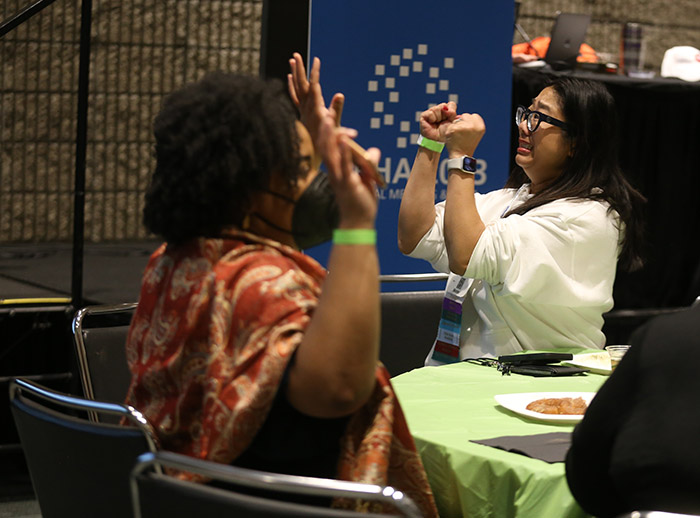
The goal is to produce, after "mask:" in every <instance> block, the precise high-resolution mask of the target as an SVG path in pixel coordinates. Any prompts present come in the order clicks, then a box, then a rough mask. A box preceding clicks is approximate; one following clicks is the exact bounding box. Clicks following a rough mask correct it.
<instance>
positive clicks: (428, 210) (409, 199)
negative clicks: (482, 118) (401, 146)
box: [398, 102, 457, 254]
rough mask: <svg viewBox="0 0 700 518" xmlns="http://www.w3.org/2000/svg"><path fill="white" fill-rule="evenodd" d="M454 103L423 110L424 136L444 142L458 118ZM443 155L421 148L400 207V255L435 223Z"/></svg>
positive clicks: (411, 246)
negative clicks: (437, 183)
mask: <svg viewBox="0 0 700 518" xmlns="http://www.w3.org/2000/svg"><path fill="white" fill-rule="evenodd" d="M456 108H457V106H456V105H455V103H453V102H450V103H442V104H438V105H437V106H433V107H432V108H429V109H428V110H426V111H424V112H423V113H422V114H421V117H420V132H421V136H423V137H425V138H428V139H430V140H433V141H436V142H444V141H445V132H446V129H447V127H448V126H449V125H450V124H451V121H452V120H453V119H454V118H455V117H456V116H457V113H456ZM439 164H440V152H437V151H431V150H430V149H428V148H425V147H422V146H419V147H418V151H417V153H416V158H415V160H414V161H413V168H412V169H411V176H410V177H409V178H408V182H406V188H405V189H404V192H403V197H402V198H401V207H400V208H399V225H398V243H399V250H400V251H401V253H404V254H409V253H411V252H412V251H413V249H414V248H416V245H417V244H418V242H419V241H420V240H421V238H422V237H423V236H424V235H425V233H426V232H427V231H428V230H429V229H430V227H431V226H432V224H433V221H434V220H435V182H436V177H437V170H438V165H439Z"/></svg>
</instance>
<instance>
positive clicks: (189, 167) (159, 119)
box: [143, 72, 301, 244]
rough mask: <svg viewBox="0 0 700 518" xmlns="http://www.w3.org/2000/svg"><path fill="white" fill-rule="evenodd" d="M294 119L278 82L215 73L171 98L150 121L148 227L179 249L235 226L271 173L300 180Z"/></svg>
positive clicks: (294, 114) (297, 140) (146, 215)
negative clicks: (152, 138) (153, 157)
mask: <svg viewBox="0 0 700 518" xmlns="http://www.w3.org/2000/svg"><path fill="white" fill-rule="evenodd" d="M296 118H297V117H296V111H295V109H294V107H293V106H292V104H291V102H290V100H289V98H288V97H287V96H286V93H285V90H284V87H283V85H282V82H281V81H277V80H272V81H264V80H262V79H259V78H255V77H251V76H244V75H239V74H231V73H223V72H215V73H210V74H208V75H206V76H205V77H204V78H202V79H201V80H200V81H198V82H196V83H192V84H189V85H187V86H185V87H183V88H181V89H180V90H177V91H175V92H173V93H172V94H170V95H169V96H168V97H167V98H166V100H165V102H164V104H163V107H162V109H161V111H160V113H159V114H158V115H157V116H156V118H155V122H154V135H155V140H156V145H155V154H156V167H155V170H154V172H153V176H152V179H151V184H150V186H149V189H148V191H147V192H146V204H145V208H144V211H143V222H144V224H145V226H146V228H147V229H148V230H149V231H150V232H152V233H153V234H156V235H159V236H161V237H163V238H164V239H165V240H166V241H167V242H168V243H173V244H177V243H182V242H185V241H187V240H189V239H192V238H194V237H199V236H213V235H217V234H220V233H221V230H222V229H223V228H224V227H225V226H228V225H240V224H241V222H242V220H243V217H244V216H245V214H246V209H247V207H248V204H249V200H250V196H251V194H252V193H253V192H254V191H256V190H260V189H265V188H266V187H267V186H268V185H269V182H270V177H271V174H281V175H284V177H286V179H287V180H288V181H289V182H290V185H293V184H294V183H295V182H296V179H297V178H298V177H299V175H300V173H301V163H300V158H299V137H298V134H297V131H296V127H295V120H296Z"/></svg>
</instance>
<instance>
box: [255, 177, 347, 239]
mask: <svg viewBox="0 0 700 518" xmlns="http://www.w3.org/2000/svg"><path fill="white" fill-rule="evenodd" d="M268 192H269V193H270V194H273V195H275V196H277V197H278V198H282V199H283V200H286V201H288V202H289V203H294V212H293V214H292V230H291V231H290V230H287V229H284V228H282V227H280V226H278V225H275V224H274V223H272V222H271V221H268V220H267V219H266V218H263V217H262V216H260V215H259V214H253V216H255V217H257V218H258V219H260V220H262V221H264V222H265V223H266V224H267V225H270V226H271V227H273V228H275V229H277V230H279V231H281V232H286V233H288V234H291V235H292V237H293V238H294V242H295V243H296V244H297V246H298V247H299V248H300V249H301V250H305V249H307V248H311V247H314V246H316V245H320V244H321V243H325V242H326V241H330V240H331V238H332V237H333V229H335V228H336V227H337V226H338V221H339V220H340V213H339V212H338V204H337V203H336V201H335V193H334V192H333V189H332V188H331V184H330V182H329V181H328V176H327V175H326V174H323V173H318V174H317V175H316V176H315V177H314V179H313V180H312V181H311V183H310V184H309V185H308V186H307V187H306V189H304V192H303V193H301V196H300V197H299V199H298V200H296V201H294V200H293V199H291V198H288V197H287V196H283V195H281V194H279V193H276V192H272V191H268Z"/></svg>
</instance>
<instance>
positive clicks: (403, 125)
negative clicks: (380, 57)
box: [367, 43, 486, 199]
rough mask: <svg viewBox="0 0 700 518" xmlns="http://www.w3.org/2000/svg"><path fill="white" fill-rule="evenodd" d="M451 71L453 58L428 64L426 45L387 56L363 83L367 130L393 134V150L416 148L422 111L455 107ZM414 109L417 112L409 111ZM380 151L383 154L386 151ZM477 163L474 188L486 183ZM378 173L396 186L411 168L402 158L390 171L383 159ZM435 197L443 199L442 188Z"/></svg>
mask: <svg viewBox="0 0 700 518" xmlns="http://www.w3.org/2000/svg"><path fill="white" fill-rule="evenodd" d="M454 71H455V60H454V58H453V57H448V56H446V57H442V58H437V59H435V58H433V59H432V60H431V58H430V57H429V55H428V45H427V44H423V43H421V44H418V45H417V46H416V48H415V50H414V49H413V48H404V49H402V50H401V53H400V54H392V55H390V56H389V59H388V62H387V63H377V64H375V65H374V74H373V76H372V77H371V79H369V81H368V82H367V91H368V92H369V96H368V99H369V102H371V103H372V110H371V112H372V116H371V118H370V121H369V127H370V129H372V130H377V131H382V132H387V131H391V132H394V134H395V135H396V137H395V138H396V140H395V144H396V149H397V150H403V149H405V148H407V147H408V145H409V144H416V141H417V139H418V135H419V131H420V129H419V121H420V115H421V113H422V112H423V110H426V109H427V108H429V107H432V106H435V105H437V104H439V103H441V102H447V101H454V102H455V103H457V104H458V105H459V95H458V94H457V93H455V91H454V90H451V84H452V83H454V81H453V78H454ZM416 82H421V83H423V84H424V86H422V85H421V87H420V88H419V89H418V90H419V92H420V97H419V98H418V97H417V95H418V94H417V93H416ZM409 85H410V88H411V89H412V90H413V92H412V93H413V94H414V95H413V96H412V97H411V98H410V99H408V98H406V99H403V101H406V102H410V103H411V106H410V107H406V104H404V105H403V106H402V90H401V87H402V86H403V87H404V88H406V87H407V86H409ZM405 97H408V96H405ZM416 108H419V109H418V111H413V110H415V109H416ZM458 109H459V108H458ZM397 114H400V115H397ZM406 114H412V115H406ZM383 151H384V153H387V152H388V151H389V150H387V149H384V150H383ZM446 163H447V159H446V158H445V159H443V160H442V161H441V163H440V168H439V171H438V181H439V182H440V183H442V184H443V186H444V185H447V166H446ZM477 163H478V169H477V173H476V178H475V181H476V184H477V185H482V184H483V183H485V182H486V161H484V160H478V161H477ZM380 171H381V173H382V174H383V175H384V177H385V178H386V180H387V183H389V184H396V183H397V182H398V181H399V180H402V179H408V176H409V174H410V171H411V164H410V163H409V161H408V158H406V157H402V158H400V159H399V160H398V163H396V164H394V166H393V167H392V163H391V157H386V156H385V157H383V158H382V162H381V163H380ZM401 191H403V189H401ZM401 194H402V193H399V192H395V193H390V197H391V198H400V197H401ZM437 196H438V198H440V199H444V197H445V192H444V188H443V189H442V191H441V192H439V193H438V194H437Z"/></svg>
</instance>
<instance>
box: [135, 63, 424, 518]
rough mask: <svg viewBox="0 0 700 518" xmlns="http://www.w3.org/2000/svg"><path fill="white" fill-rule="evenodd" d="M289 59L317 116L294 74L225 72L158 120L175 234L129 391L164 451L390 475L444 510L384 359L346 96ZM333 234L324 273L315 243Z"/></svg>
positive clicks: (157, 226)
mask: <svg viewBox="0 0 700 518" xmlns="http://www.w3.org/2000/svg"><path fill="white" fill-rule="evenodd" d="M292 70H293V74H292V76H291V79H290V86H291V88H292V97H293V99H294V100H295V101H296V103H297V104H298V106H299V107H300V109H301V112H302V120H303V122H304V124H302V123H301V122H300V121H298V120H297V115H296V110H295V108H294V105H293V103H292V102H290V101H289V98H288V97H287V96H286V95H285V93H284V91H283V87H282V85H281V83H279V82H266V81H263V80H261V79H257V78H253V77H246V76H242V75H236V74H224V73H215V74H210V75H207V76H206V77H205V78H203V79H202V80H200V81H198V82H196V83H194V84H190V85H187V86H185V87H184V88H182V89H180V90H178V91H176V92H174V93H173V94H171V95H170V96H169V97H168V98H167V99H166V101H165V103H164V106H163V108H162V110H161V112H160V113H159V115H158V116H157V117H156V120H155V137H156V162H157V163H156V168H155V172H154V174H153V178H152V182H151V185H150V188H149V190H148V193H147V195H146V206H145V209H144V222H145V225H146V227H147V228H148V229H149V230H150V231H151V232H153V233H155V234H157V235H159V236H162V237H163V238H164V240H165V243H164V244H163V245H162V246H161V247H160V248H159V249H158V250H157V251H156V252H155V253H154V254H153V256H152V257H151V259H150V262H149V264H148V266H147V268H146V271H145V273H144V277H143V284H142V288H141V295H140V298H139V304H138V308H137V311H136V313H135V315H134V318H133V320H132V323H131V328H130V331H129V337H128V342H127V355H128V363H129V367H130V369H131V372H132V382H131V386H130V389H129V393H128V396H127V399H126V402H127V403H128V404H130V405H133V406H134V407H136V408H138V409H139V410H140V411H142V412H143V413H144V415H145V416H146V417H147V418H148V419H149V420H150V422H151V423H152V424H153V425H154V427H155V428H156V430H157V435H158V438H159V439H160V442H161V445H162V447H163V448H164V449H167V450H172V451H177V452H181V453H185V454H188V455H191V456H194V457H198V458H204V459H209V460H212V461H216V462H221V463H227V464H228V463H230V464H234V465H237V466H243V467H248V468H255V469H261V470H266V471H272V472H278V473H288V474H296V475H308V476H318V477H328V478H340V479H345V480H353V481H361V482H366V483H375V484H384V485H385V484H390V485H392V486H394V487H396V488H398V489H400V490H402V491H404V492H406V493H407V494H408V495H410V496H411V497H412V498H413V499H414V500H415V501H416V503H417V504H418V505H419V506H420V507H421V508H422V510H423V512H424V513H425V514H426V516H434V515H436V511H435V507H434V503H433V498H432V493H431V492H430V489H429V487H428V483H427V479H426V476H425V472H424V470H423V466H422V464H421V461H420V457H419V455H418V453H417V452H416V449H415V445H414V443H413V440H412V438H411V435H410V433H409V432H408V428H407V425H406V421H405V419H404V417H403V414H402V412H401V408H400V406H399V403H398V401H397V399H396V396H395V394H394V392H393V390H392V388H391V384H390V382H389V375H388V373H387V371H386V369H384V367H383V366H382V365H381V364H380V363H379V362H378V349H379V325H380V323H379V293H378V292H379V289H378V273H379V271H378V259H377V251H376V247H375V240H376V233H375V230H374V223H375V217H376V212H377V197H376V190H375V185H374V182H373V180H372V179H371V178H370V176H369V175H368V174H367V173H366V172H360V174H357V173H356V172H355V171H354V169H353V165H352V159H351V155H350V150H349V147H348V140H349V139H350V138H351V137H352V136H353V134H352V132H351V131H349V130H341V129H339V128H337V127H336V124H335V120H336V118H337V116H338V115H339V112H340V109H341V107H342V97H341V96H340V95H336V97H334V99H333V102H332V103H331V108H330V109H327V108H326V107H325V104H324V102H323V97H322V94H321V88H320V85H319V71H320V63H319V62H318V61H316V62H315V63H314V66H313V68H312V72H311V78H310V81H307V79H306V75H305V72H304V66H303V62H302V61H301V58H300V57H299V56H298V55H296V56H295V59H294V60H292ZM307 127H308V128H309V130H311V133H312V134H313V135H314V141H313V142H312V139H311V136H310V133H309V130H307ZM318 153H320V155H321V156H322V158H323V161H324V163H325V165H326V168H327V170H328V174H327V175H326V174H324V173H321V172H319V170H318V165H319V157H317V154H318ZM370 157H371V159H372V160H373V161H374V162H375V163H376V162H377V161H378V159H379V152H378V150H376V149H373V150H370ZM334 227H335V228H336V229H335V230H334ZM331 235H333V241H334V246H333V249H332V252H331V255H330V258H329V265H328V266H329V270H330V272H331V273H330V274H329V275H326V271H325V270H324V269H323V268H322V267H321V266H320V265H319V264H318V263H317V262H316V261H314V260H313V259H312V258H311V257H308V256H306V255H304V254H303V253H302V252H301V250H302V249H304V248H307V247H310V246H313V245H315V244H318V243H320V242H322V241H325V240H328V239H329V238H330V237H331ZM390 459H391V462H390Z"/></svg>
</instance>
